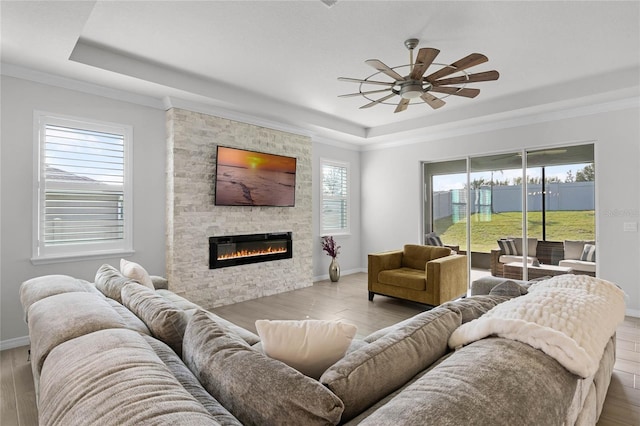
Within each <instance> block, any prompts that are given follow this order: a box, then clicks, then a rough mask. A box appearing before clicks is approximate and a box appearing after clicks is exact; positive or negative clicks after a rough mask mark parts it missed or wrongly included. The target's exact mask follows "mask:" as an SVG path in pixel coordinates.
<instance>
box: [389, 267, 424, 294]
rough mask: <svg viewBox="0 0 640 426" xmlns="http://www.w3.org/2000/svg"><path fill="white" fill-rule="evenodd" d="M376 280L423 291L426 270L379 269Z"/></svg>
mask: <svg viewBox="0 0 640 426" xmlns="http://www.w3.org/2000/svg"><path fill="white" fill-rule="evenodd" d="M378 282H379V283H381V284H387V285H394V286H396V287H404V288H410V289H411V290H416V291H424V290H425V289H426V288H427V280H426V272H425V270H424V269H411V268H399V269H387V270H385V271H380V273H379V274H378Z"/></svg>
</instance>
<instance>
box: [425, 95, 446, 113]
mask: <svg viewBox="0 0 640 426" xmlns="http://www.w3.org/2000/svg"><path fill="white" fill-rule="evenodd" d="M420 97H421V98H422V100H423V101H425V102H426V103H428V104H429V106H430V107H431V108H433V109H438V108H440V107H441V106H444V104H445V102H444V101H443V100H442V99H440V98H436V97H435V96H433V95H432V94H430V93H428V92H425V93H423V94H422V96H420Z"/></svg>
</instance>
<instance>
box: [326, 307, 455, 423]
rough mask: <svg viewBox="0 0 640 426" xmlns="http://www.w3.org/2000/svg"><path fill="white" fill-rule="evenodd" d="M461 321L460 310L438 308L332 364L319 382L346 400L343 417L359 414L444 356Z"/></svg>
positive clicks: (403, 324) (392, 329) (390, 330)
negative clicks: (450, 338) (450, 337)
mask: <svg viewBox="0 0 640 426" xmlns="http://www.w3.org/2000/svg"><path fill="white" fill-rule="evenodd" d="M460 324H461V315H460V313H458V312H453V311H451V310H448V309H439V308H436V309H434V310H431V311H428V312H424V313H421V314H418V315H416V316H415V317H413V318H411V319H410V320H408V321H405V322H403V323H402V325H400V326H399V327H395V328H391V329H389V332H388V333H387V334H385V335H383V336H380V337H378V338H377V340H375V341H373V342H372V343H370V344H368V345H366V346H364V347H362V348H361V349H358V350H355V351H353V352H350V353H348V354H347V355H345V357H344V358H342V359H341V360H340V361H338V362H337V363H335V364H334V365H332V366H331V367H330V368H329V369H328V370H327V371H325V372H324V374H323V375H322V377H320V382H321V383H323V384H324V385H325V386H327V387H328V388H329V389H331V391H332V392H333V393H335V394H336V395H338V397H340V399H341V400H342V401H343V402H344V406H345V408H344V413H343V414H342V421H343V422H344V421H347V420H349V419H352V418H353V417H355V416H357V415H358V414H360V413H361V412H362V411H364V410H365V409H367V407H369V406H371V405H373V404H374V403H375V402H377V401H378V400H380V399H381V398H383V397H384V396H386V395H388V394H389V393H391V392H393V391H394V390H396V389H398V388H400V387H401V386H402V385H404V384H405V383H407V382H408V381H409V380H410V379H411V378H412V377H413V376H415V375H416V374H417V373H418V372H420V371H422V370H424V369H425V368H427V367H428V366H429V365H431V364H432V363H433V362H435V361H436V360H438V359H439V358H441V357H442V356H443V355H444V354H446V353H447V351H448V347H447V342H448V339H449V336H450V335H451V333H453V331H454V330H455V329H456V328H457V327H458V326H460Z"/></svg>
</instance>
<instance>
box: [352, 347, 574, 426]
mask: <svg viewBox="0 0 640 426" xmlns="http://www.w3.org/2000/svg"><path fill="white" fill-rule="evenodd" d="M578 379H579V378H578V377H577V376H575V375H573V374H572V373H570V372H569V371H567V370H566V369H565V368H564V367H562V366H561V365H560V363H558V362H557V361H555V360H554V359H553V358H551V357H549V356H547V355H545V354H544V353H543V352H542V351H540V350H538V349H535V348H533V347H531V346H529V345H527V344H525V343H520V342H516V341H513V340H507V339H500V338H486V339H482V340H479V341H477V342H474V343H472V344H470V345H468V346H465V347H463V348H462V349H459V350H457V351H455V352H453V353H452V354H451V355H450V356H449V357H448V358H447V359H445V360H444V361H443V362H442V363H440V364H438V365H437V366H436V367H434V368H433V369H432V370H430V371H429V372H428V373H427V374H425V375H424V376H422V377H420V378H419V379H418V380H416V381H415V382H414V383H412V384H411V385H409V386H408V387H406V388H405V389H403V390H402V392H400V393H399V394H398V395H396V396H395V398H393V399H392V400H391V401H389V402H388V403H387V404H385V405H384V406H382V407H380V408H379V409H378V410H376V411H375V412H373V413H372V414H371V415H370V416H369V417H367V418H366V419H364V421H363V422H361V423H359V424H360V425H362V426H365V425H367V426H378V425H424V424H434V425H552V424H563V420H564V418H565V414H566V412H567V409H568V407H569V406H570V405H571V400H572V398H573V396H574V394H575V390H576V384H577V382H578ZM571 424H573V423H571Z"/></svg>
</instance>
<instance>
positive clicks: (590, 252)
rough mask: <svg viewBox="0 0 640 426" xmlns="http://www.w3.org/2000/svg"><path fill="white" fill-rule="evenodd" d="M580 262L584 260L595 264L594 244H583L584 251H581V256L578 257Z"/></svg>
mask: <svg viewBox="0 0 640 426" xmlns="http://www.w3.org/2000/svg"><path fill="white" fill-rule="evenodd" d="M580 260H584V261H586V262H595V261H596V246H595V244H585V245H584V249H583V250H582V255H581V256H580Z"/></svg>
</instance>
